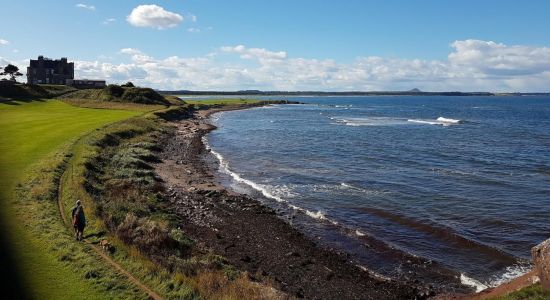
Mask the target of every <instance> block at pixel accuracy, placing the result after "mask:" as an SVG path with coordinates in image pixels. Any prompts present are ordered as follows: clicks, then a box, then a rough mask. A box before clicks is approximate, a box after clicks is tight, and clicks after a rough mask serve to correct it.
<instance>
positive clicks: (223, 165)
mask: <svg viewBox="0 0 550 300" xmlns="http://www.w3.org/2000/svg"><path fill="white" fill-rule="evenodd" d="M202 141H203V143H204V145H205V147H206V149H208V150H210V153H212V155H214V157H216V159H217V160H218V162H219V170H220V172H222V173H225V174H227V175H229V176H231V178H233V180H235V181H236V182H240V183H244V184H246V185H248V186H250V187H252V188H253V189H255V190H257V191H259V192H260V193H261V194H262V195H263V196H264V197H266V198H269V199H273V200H275V201H277V202H284V203H287V205H288V207H290V208H292V209H294V210H296V211H299V212H302V213H304V214H305V215H307V216H309V217H311V218H313V219H316V220H322V221H327V222H329V223H331V224H333V225H338V222H337V221H334V220H331V219H328V218H327V217H326V216H325V214H324V213H323V212H321V211H320V210H319V211H317V212H313V211H310V210H307V209H304V208H301V207H299V206H296V205H293V204H290V203H288V201H287V200H285V199H283V198H282V197H280V196H279V195H276V194H278V193H283V194H286V195H287V196H291V195H293V194H292V192H291V191H290V189H289V187H288V186H283V188H279V189H276V191H277V192H274V191H272V190H270V188H269V187H267V186H266V185H262V184H258V183H256V182H254V181H252V180H248V179H246V178H243V177H242V176H241V175H239V174H237V173H235V172H233V171H232V170H231V169H230V167H229V164H228V162H227V161H226V160H225V159H224V157H223V156H222V155H221V154H220V153H218V152H216V151H215V150H213V149H212V148H211V147H210V146H209V145H208V141H207V139H206V137H204V136H203V137H202Z"/></svg>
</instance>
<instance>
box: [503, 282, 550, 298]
mask: <svg viewBox="0 0 550 300" xmlns="http://www.w3.org/2000/svg"><path fill="white" fill-rule="evenodd" d="M493 299H494V300H547V299H550V292H549V291H545V290H543V289H542V287H541V285H540V284H538V283H537V284H534V285H532V286H529V287H526V288H523V289H521V290H519V291H516V292H513V293H510V294H508V295H506V296H502V297H497V298H493Z"/></svg>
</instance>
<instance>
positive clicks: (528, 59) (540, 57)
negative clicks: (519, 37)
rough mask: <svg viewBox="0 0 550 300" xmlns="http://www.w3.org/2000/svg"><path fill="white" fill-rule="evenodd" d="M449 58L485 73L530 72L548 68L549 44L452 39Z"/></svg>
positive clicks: (451, 61) (528, 73)
mask: <svg viewBox="0 0 550 300" xmlns="http://www.w3.org/2000/svg"><path fill="white" fill-rule="evenodd" d="M452 47H453V48H454V49H455V51H454V52H453V53H451V54H449V62H450V63H452V64H454V65H459V66H463V67H468V68H472V69H474V70H478V71H481V72H483V73H485V74H487V75H495V76H514V75H532V74H538V73H541V72H544V71H548V70H550V48H547V47H533V46H521V45H516V46H506V45H504V44H501V43H495V42H492V41H488V42H487V41H480V40H465V41H455V42H454V43H452Z"/></svg>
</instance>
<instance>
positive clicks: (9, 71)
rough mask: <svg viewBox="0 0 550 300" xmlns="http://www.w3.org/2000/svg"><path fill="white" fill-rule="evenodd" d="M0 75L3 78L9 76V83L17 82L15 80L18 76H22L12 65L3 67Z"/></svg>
mask: <svg viewBox="0 0 550 300" xmlns="http://www.w3.org/2000/svg"><path fill="white" fill-rule="evenodd" d="M0 75H4V76H10V80H11V81H17V80H16V79H15V78H16V77H18V76H23V74H21V72H19V68H18V67H17V66H14V65H12V64H9V65H7V66H6V67H4V72H2V73H0Z"/></svg>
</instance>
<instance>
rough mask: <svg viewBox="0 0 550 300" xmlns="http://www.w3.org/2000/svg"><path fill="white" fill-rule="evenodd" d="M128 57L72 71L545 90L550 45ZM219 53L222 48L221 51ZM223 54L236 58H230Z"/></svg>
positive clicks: (239, 84)
mask: <svg viewBox="0 0 550 300" xmlns="http://www.w3.org/2000/svg"><path fill="white" fill-rule="evenodd" d="M120 53H122V54H125V55H129V56H130V59H131V61H130V62H128V63H118V64H117V63H110V62H109V63H108V62H100V61H94V62H86V61H82V62H76V64H75V67H76V75H77V77H87V78H106V79H107V80H108V81H110V82H125V81H132V82H136V83H138V84H140V85H143V86H151V87H154V88H159V89H192V90H242V89H261V90H325V91H349V90H361V91H368V90H409V89H412V88H415V87H416V88H420V89H421V90H426V91H456V90H459V91H508V92H514V91H548V90H549V89H550V87H549V86H548V82H550V56H549V54H548V53H549V49H548V48H545V47H533V46H507V45H504V44H499V43H493V42H486V41H472V40H466V41H456V42H454V43H453V44H452V49H451V51H450V54H449V57H448V59H443V60H420V59H400V58H385V57H377V56H367V57H358V58H356V59H355V60H354V61H352V62H350V63H339V62H337V61H335V60H330V59H325V60H318V59H309V58H300V57H289V56H288V55H287V53H286V52H284V51H270V50H267V49H263V48H248V47H246V46H244V45H238V46H226V47H221V48H220V50H219V51H217V52H214V53H210V54H207V55H205V56H201V57H179V56H171V57H167V58H155V57H152V56H149V55H147V54H146V53H143V52H142V51H140V50H138V49H134V48H124V49H121V50H120ZM222 53H225V54H226V55H219V54H222ZM227 54H234V55H236V56H237V57H238V58H240V60H239V59H237V60H236V61H235V60H228V59H227Z"/></svg>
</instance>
